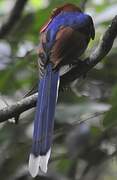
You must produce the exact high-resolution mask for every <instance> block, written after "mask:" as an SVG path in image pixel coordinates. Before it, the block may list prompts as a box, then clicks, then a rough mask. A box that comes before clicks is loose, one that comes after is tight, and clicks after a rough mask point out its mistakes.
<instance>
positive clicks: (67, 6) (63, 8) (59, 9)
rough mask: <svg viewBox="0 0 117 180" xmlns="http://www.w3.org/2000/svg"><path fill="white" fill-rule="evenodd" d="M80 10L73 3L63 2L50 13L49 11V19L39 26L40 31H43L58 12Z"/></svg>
mask: <svg viewBox="0 0 117 180" xmlns="http://www.w3.org/2000/svg"><path fill="white" fill-rule="evenodd" d="M73 11H74V12H75V11H76V12H82V11H81V9H80V8H79V7H78V6H76V5H74V4H71V3H67V4H64V5H62V6H60V7H57V8H55V9H53V11H52V13H51V16H50V19H49V20H48V22H47V23H46V24H45V25H44V26H43V27H42V28H41V30H40V32H41V33H42V32H44V31H45V29H46V28H47V27H48V25H49V24H50V23H51V21H52V20H53V18H54V17H56V16H57V15H58V14H60V13H61V12H73Z"/></svg>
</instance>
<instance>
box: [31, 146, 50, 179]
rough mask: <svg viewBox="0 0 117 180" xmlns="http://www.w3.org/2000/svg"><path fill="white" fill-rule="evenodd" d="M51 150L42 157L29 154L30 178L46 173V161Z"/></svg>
mask: <svg viewBox="0 0 117 180" xmlns="http://www.w3.org/2000/svg"><path fill="white" fill-rule="evenodd" d="M50 153H51V149H49V151H48V152H47V154H46V155H44V156H40V155H39V156H37V157H36V156H35V155H33V154H30V157H29V172H30V174H31V176H32V177H36V176H37V175H38V173H39V174H41V173H46V172H47V169H48V161H49V158H50Z"/></svg>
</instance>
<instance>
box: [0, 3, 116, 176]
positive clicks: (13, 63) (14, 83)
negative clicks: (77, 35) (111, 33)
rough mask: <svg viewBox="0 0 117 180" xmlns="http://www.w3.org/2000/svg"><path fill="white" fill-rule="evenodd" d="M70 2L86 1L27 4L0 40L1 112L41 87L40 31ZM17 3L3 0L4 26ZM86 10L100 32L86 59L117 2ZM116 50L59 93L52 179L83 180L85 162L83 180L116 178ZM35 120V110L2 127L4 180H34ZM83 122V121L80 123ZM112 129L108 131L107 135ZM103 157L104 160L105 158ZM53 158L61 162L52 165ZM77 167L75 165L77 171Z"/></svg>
mask: <svg viewBox="0 0 117 180" xmlns="http://www.w3.org/2000/svg"><path fill="white" fill-rule="evenodd" d="M66 2H67V3H68V2H70V3H75V4H77V5H81V4H82V2H83V0H64V1H63V0H54V1H53V0H29V1H28V3H27V5H26V7H25V9H24V12H23V14H22V17H21V18H20V19H19V21H18V22H17V23H16V25H15V27H14V28H13V29H12V31H11V32H9V34H8V35H7V36H6V37H5V38H3V39H1V41H0V93H1V94H0V95H1V96H0V97H1V98H0V108H3V106H6V105H10V104H12V103H13V102H16V101H17V100H20V99H22V98H23V96H24V94H25V93H27V92H28V90H30V89H31V88H32V87H33V86H34V85H35V84H36V83H37V81H38V68H37V54H36V48H37V46H38V44H39V29H40V28H41V27H42V25H43V24H44V23H45V22H46V21H47V19H48V17H49V16H50V13H51V10H52V9H53V8H55V7H57V6H59V5H61V4H63V3H66ZM13 5H14V0H9V1H8V0H0V19H1V25H2V23H3V22H4V21H5V20H6V19H7V18H8V17H9V14H10V12H11V11H12V7H13ZM85 11H86V12H87V13H90V14H91V15H92V17H93V20H94V22H95V28H96V38H95V40H94V41H91V43H90V44H89V48H88V49H87V51H86V53H85V56H88V54H90V52H91V50H92V51H93V49H94V48H95V47H97V45H98V42H99V41H100V38H101V36H102V35H103V33H104V32H105V30H106V29H107V27H108V25H109V24H110V22H111V19H112V18H113V17H114V12H115V14H116V12H117V3H116V0H108V1H107V0H103V1H102V0H96V1H95V0H89V1H87V3H86V8H85ZM116 49H117V41H115V43H114V46H113V48H112V50H111V52H110V53H109V55H108V56H107V57H105V58H104V60H103V61H102V62H100V63H99V64H98V65H97V66H96V67H95V68H94V69H93V70H92V71H91V72H90V73H89V74H88V76H87V77H86V79H85V80H82V79H81V82H79V81H76V82H75V83H73V84H72V85H71V86H70V87H69V88H68V90H66V91H64V92H60V94H59V102H58V106H57V110H56V123H55V134H54V145H53V152H52V161H51V163H50V165H49V172H51V173H50V174H48V177H49V176H50V179H52V177H53V176H54V179H55V180H56V179H57V178H58V179H61V177H63V179H67V178H68V177H70V178H71V177H72V174H73V172H74V173H75V175H76V177H79V176H80V175H81V174H82V172H83V171H84V169H85V167H86V165H87V164H89V165H90V168H89V170H88V175H87V174H86V176H85V177H82V179H81V180H85V179H87V180H88V179H90V180H93V179H95V180H96V178H95V177H96V174H98V176H97V179H99V180H108V179H113V180H116V179H117V173H116V172H117V164H116V163H117V162H116V158H114V165H113V161H111V160H108V161H107V159H111V155H112V153H110V154H109V153H108V152H110V151H111V149H112V147H113V149H114V148H115V149H114V151H115V152H116V151H117V142H116V138H117V133H116V127H117V82H116V79H117V70H116V69H117V61H116V59H117V51H116ZM103 112H104V113H103ZM33 117H34V110H30V111H28V112H25V113H23V114H22V115H21V117H20V122H19V124H18V125H15V124H13V123H10V122H6V123H2V124H1V126H0V179H2V180H11V179H12V180H13V179H15V180H16V179H20V180H21V179H23V177H24V175H26V178H24V179H26V180H27V179H29V180H30V179H31V177H30V176H29V174H28V171H27V163H28V155H29V152H30V148H31V137H32V135H31V132H32V122H33ZM79 121H83V122H84V123H81V124H80V125H79ZM108 129H109V133H107V134H106V131H107V132H108ZM105 134H106V135H105ZM105 136H106V138H105ZM103 138H104V140H103ZM67 139H69V143H68V142H67V141H68V140H67ZM105 139H106V140H105ZM100 141H101V143H100ZM105 141H106V143H105ZM105 144H106V145H105ZM108 144H109V146H108ZM114 151H113V152H114ZM64 153H66V154H67V158H65V157H63V156H62V155H63V154H64ZM100 154H101V156H100ZM102 154H103V157H106V158H105V159H103V160H102V159H101V158H102ZM115 154H116V153H115ZM54 157H55V159H56V157H59V158H58V160H56V161H54V160H53V159H54ZM96 157H97V159H99V160H100V161H98V160H97V159H96ZM115 157H116V156H115ZM94 160H95V161H96V162H95V161H94ZM105 162H108V163H105ZM92 164H93V170H92V169H91V167H92V166H91V165H92ZM108 166H109V170H108V171H107V168H108ZM74 167H77V168H76V170H74V169H75V168H74ZM94 167H95V168H94ZM100 167H101V169H102V171H100ZM115 167H116V168H115ZM73 170H74V171H73ZM99 172H100V173H99ZM112 173H114V175H113V174H112ZM110 174H111V175H110ZM51 175H53V176H52V177H51ZM91 175H92V176H91ZM90 177H92V179H91V178H90ZM45 178H46V177H45ZM36 179H38V178H36ZM71 179H72V178H71ZM73 179H75V178H74V177H73Z"/></svg>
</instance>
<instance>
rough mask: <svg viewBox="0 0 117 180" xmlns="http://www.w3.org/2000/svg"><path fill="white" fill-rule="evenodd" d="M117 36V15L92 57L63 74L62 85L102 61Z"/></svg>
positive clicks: (85, 72)
mask: <svg viewBox="0 0 117 180" xmlns="http://www.w3.org/2000/svg"><path fill="white" fill-rule="evenodd" d="M116 36H117V15H116V16H115V17H114V18H113V20H112V23H111V25H110V26H109V27H108V29H107V30H106V32H105V33H104V35H103V37H102V39H101V40H100V43H99V45H98V47H97V48H96V49H95V51H94V52H92V53H91V55H90V57H88V58H86V59H85V60H84V61H80V62H78V64H77V65H76V66H75V67H73V68H72V69H71V70H70V71H69V72H68V73H66V74H65V75H63V76H62V78H61V84H60V86H61V87H62V86H65V85H67V84H69V83H71V82H72V81H74V80H75V79H77V78H80V77H81V76H84V75H86V74H87V73H88V72H89V70H91V69H92V68H93V67H94V66H95V65H96V64H97V63H98V62H100V61H101V60H102V59H103V58H104V57H105V56H106V55H107V54H108V52H109V51H110V50H111V48H112V45H113V42H114V40H115V38H116Z"/></svg>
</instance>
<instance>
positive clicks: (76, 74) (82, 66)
mask: <svg viewBox="0 0 117 180" xmlns="http://www.w3.org/2000/svg"><path fill="white" fill-rule="evenodd" d="M116 36H117V16H115V17H114V18H113V20H112V23H111V25H110V26H109V28H108V29H107V30H106V32H105V33H104V35H103V37H102V39H101V40H100V43H99V45H98V47H97V48H96V49H95V51H94V52H93V53H91V55H90V57H88V58H87V59H85V61H83V62H82V61H80V62H78V64H77V65H76V66H75V67H73V68H72V69H71V70H70V71H69V72H67V73H66V74H65V75H63V76H62V77H61V82H60V87H64V86H65V85H67V84H69V83H70V82H72V81H74V80H75V79H77V78H80V77H81V76H84V75H85V74H86V73H88V72H89V70H91V69H92V68H93V67H94V66H95V65H96V64H97V63H98V62H100V61H101V60H102V59H103V58H104V57H105V56H106V55H107V54H108V52H109V51H110V50H111V48H112V45H113V42H114V39H115V38H116ZM36 101H37V94H34V95H32V96H29V97H26V98H24V99H23V100H21V101H19V102H18V103H16V104H14V105H11V106H8V107H6V108H3V109H1V110H0V122H3V121H7V120H8V119H9V118H12V117H16V116H17V115H20V114H21V113H23V112H24V111H26V110H28V109H31V108H32V107H34V106H35V105H36Z"/></svg>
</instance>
